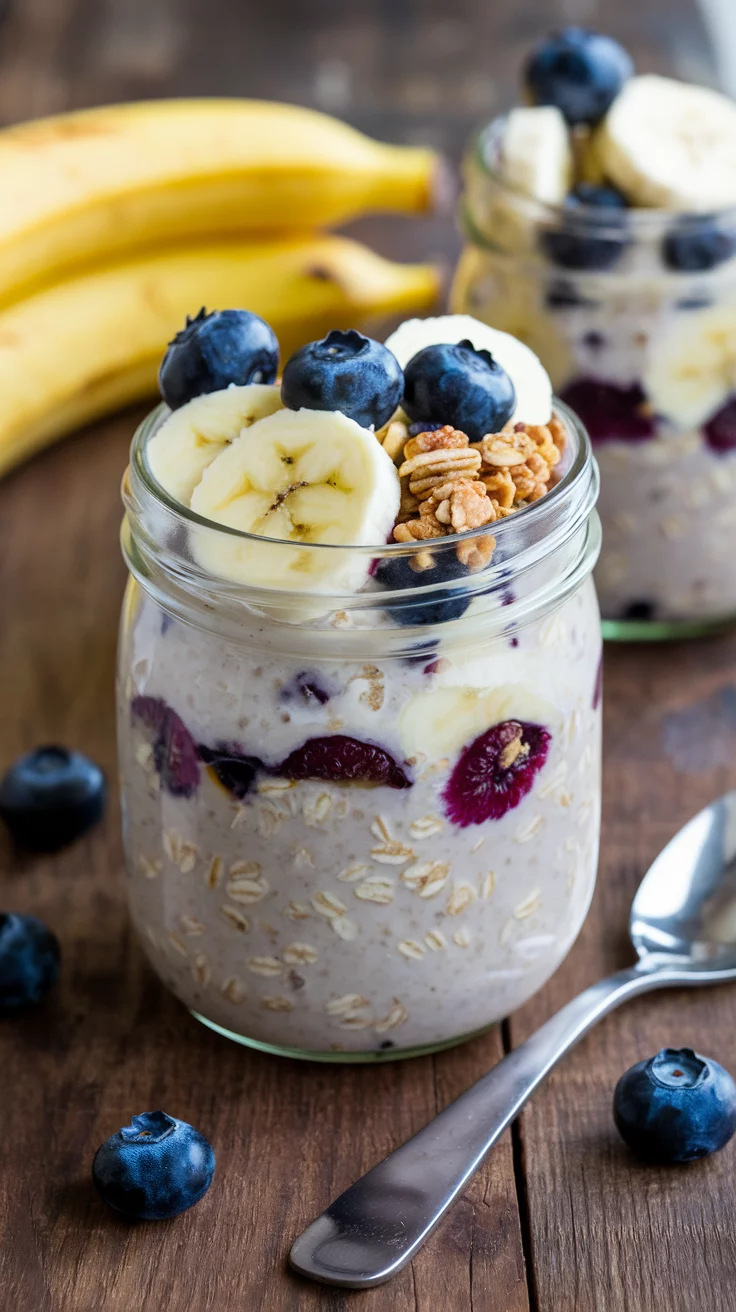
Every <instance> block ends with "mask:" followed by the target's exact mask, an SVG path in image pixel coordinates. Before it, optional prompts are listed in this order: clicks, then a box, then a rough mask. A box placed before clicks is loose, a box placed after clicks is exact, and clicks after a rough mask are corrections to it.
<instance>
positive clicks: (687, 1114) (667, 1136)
mask: <svg viewBox="0 0 736 1312" xmlns="http://www.w3.org/2000/svg"><path fill="white" fill-rule="evenodd" d="M613 1117H614V1120H615V1122H616V1126H617V1128H618V1130H619V1132H620V1134H621V1136H622V1138H623V1139H625V1141H626V1143H627V1144H628V1145H629V1147H630V1148H632V1149H633V1151H634V1152H635V1153H636V1154H637V1155H638V1156H639V1157H642V1158H643V1159H644V1160H645V1161H648V1162H662V1163H664V1162H694V1161H696V1160H697V1158H698V1157H707V1156H708V1154H709V1153H714V1152H717V1151H718V1149H719V1148H723V1146H724V1144H727V1143H728V1141H729V1139H730V1138H731V1136H732V1134H733V1133H734V1130H736V1082H734V1080H733V1078H732V1076H730V1075H729V1073H728V1071H726V1070H724V1069H723V1067H722V1066H719V1064H718V1062H717V1061H712V1060H711V1059H710V1058H708V1057H702V1056H701V1055H700V1054H699V1053H695V1052H693V1051H692V1049H691V1048H663V1049H662V1051H661V1052H658V1053H657V1055H656V1057H651V1058H650V1059H649V1061H640V1062H637V1064H636V1066H632V1067H631V1069H630V1070H628V1071H626V1073H625V1074H624V1075H622V1076H621V1079H620V1080H619V1082H618V1084H617V1085H616V1090H615V1093H614V1095H613Z"/></svg>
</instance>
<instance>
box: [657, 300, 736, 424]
mask: <svg viewBox="0 0 736 1312" xmlns="http://www.w3.org/2000/svg"><path fill="white" fill-rule="evenodd" d="M643 382H644V389H645V391H646V394H647V397H648V399H649V402H650V404H651V405H652V407H653V409H654V410H656V412H657V414H661V415H665V416H666V417H667V418H668V419H671V420H672V422H673V423H675V424H677V426H678V428H697V427H699V425H700V424H702V423H704V422H705V420H707V419H709V418H710V416H711V415H713V414H714V413H715V412H716V410H719V409H720V407H721V406H722V405H723V404H724V402H726V401H727V400H728V398H729V397H730V396H732V395H733V393H734V392H736V309H735V308H734V307H733V306H715V307H714V306H707V307H705V308H704V309H702V310H689V311H688V313H687V314H686V315H680V316H679V318H676V319H675V320H674V322H673V326H672V328H670V330H669V331H665V333H664V334H663V335H662V336H660V337H656V338H655V339H654V343H653V346H652V348H651V353H650V357H649V361H648V364H647V368H646V369H645V371H644V379H643Z"/></svg>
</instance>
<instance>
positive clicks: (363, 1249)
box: [290, 792, 736, 1289]
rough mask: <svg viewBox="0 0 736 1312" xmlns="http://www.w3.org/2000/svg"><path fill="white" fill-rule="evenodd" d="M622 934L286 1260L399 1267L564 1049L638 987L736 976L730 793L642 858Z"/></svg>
mask: <svg viewBox="0 0 736 1312" xmlns="http://www.w3.org/2000/svg"><path fill="white" fill-rule="evenodd" d="M629 933H630V935H631V941H632V943H633V945H634V947H635V949H636V952H637V955H638V958H639V960H638V961H637V963H636V965H635V966H631V967H629V968H628V969H627V970H620V971H619V972H618V973H617V974H615V975H611V976H610V977H609V978H608V979H604V980H601V982H600V983H599V984H594V985H593V986H592V987H591V988H589V989H586V990H585V992H584V993H581V994H580V995H579V997H577V998H575V999H574V1000H573V1001H572V1002H569V1003H568V1004H567V1006H566V1007H563V1008H562V1010H561V1011H558V1013H557V1015H556V1016H553V1017H552V1018H551V1020H548V1021H547V1022H546V1024H545V1025H543V1026H542V1027H541V1029H539V1030H537V1032H536V1034H533V1035H532V1036H531V1038H529V1039H527V1040H526V1042H525V1043H522V1044H521V1046H520V1047H519V1048H516V1049H515V1050H514V1051H513V1052H511V1053H509V1055H508V1057H504V1059H503V1061H500V1062H499V1063H498V1065H497V1066H494V1068H493V1070H491V1071H490V1072H489V1073H488V1075H485V1076H483V1078H482V1079H480V1080H479V1081H478V1083H477V1084H474V1085H473V1087H472V1088H471V1089H468V1091H467V1093H464V1094H462V1095H461V1096H460V1097H459V1098H458V1099H456V1101H455V1102H453V1103H451V1104H450V1106H449V1107H446V1108H445V1110H444V1111H442V1112H440V1114H439V1116H436V1117H435V1118H434V1120H433V1121H431V1122H430V1123H429V1125H427V1126H425V1128H424V1129H423V1130H420V1131H419V1133H418V1134H415V1135H414V1138H413V1139H410V1140H409V1141H408V1143H405V1144H403V1145H402V1146H401V1147H400V1148H397V1149H396V1150H395V1152H392V1153H391V1154H390V1155H389V1156H388V1157H387V1158H386V1159H385V1160H384V1161H383V1162H380V1163H379V1165H378V1166H374V1167H373V1169H372V1170H371V1171H369V1172H368V1174H367V1175H364V1176H363V1178H362V1179H361V1180H358V1181H357V1183H356V1184H354V1185H352V1186H351V1187H350V1188H349V1189H346V1191H345V1193H343V1194H341V1195H340V1197H339V1198H337V1199H336V1200H335V1202H334V1203H332V1204H331V1205H330V1206H329V1207H328V1208H327V1211H326V1212H323V1213H322V1215H321V1216H320V1217H318V1218H317V1220H316V1221H313V1222H312V1224H311V1225H310V1226H308V1228H307V1229H306V1230H305V1231H304V1233H303V1234H302V1235H300V1236H299V1238H298V1239H297V1240H296V1242H295V1244H294V1246H293V1248H292V1250H291V1254H290V1260H291V1264H292V1266H293V1267H295V1269H296V1270H297V1271H299V1272H301V1274H302V1275H306V1276H311V1278H312V1279H313V1280H321V1281H323V1282H324V1283H326V1284H329V1285H342V1286H344V1287H345V1288H347V1289H364V1288H367V1287H369V1286H371V1285H379V1284H381V1283H382V1282H383V1281H384V1280H389V1279H390V1277H391V1276H393V1275H395V1274H396V1272H397V1271H400V1270H401V1268H402V1267H403V1266H405V1265H406V1263H407V1262H408V1261H410V1259H411V1258H412V1257H413V1256H414V1254H415V1253H416V1252H418V1250H419V1249H420V1248H421V1246H422V1244H423V1243H424V1241H425V1239H427V1238H428V1236H429V1235H430V1234H431V1233H432V1231H433V1230H434V1228H435V1226H436V1225H437V1224H438V1222H439V1221H440V1220H441V1219H442V1217H443V1216H444V1215H445V1212H446V1211H447V1210H448V1209H449V1208H450V1207H451V1206H452V1204H453V1203H454V1201H455V1199H456V1198H457V1197H458V1195H459V1194H461V1193H462V1191H463V1189H464V1188H465V1186H466V1185H467V1183H468V1181H469V1180H470V1178H471V1176H472V1175H473V1174H474V1172H475V1171H477V1170H478V1167H479V1166H480V1165H481V1163H482V1162H483V1160H484V1159H485V1157H486V1155H487V1153H488V1152H489V1151H490V1149H491V1148H492V1147H493V1145H494V1143H495V1142H496V1140H497V1139H498V1138H499V1137H500V1135H501V1134H502V1133H503V1131H504V1130H505V1129H506V1127H507V1125H509V1124H510V1123H511V1121H513V1120H514V1119H515V1117H516V1116H518V1115H519V1112H520V1111H521V1109H522V1107H523V1106H524V1103H525V1102H526V1101H527V1098H529V1097H530V1096H531V1094H532V1093H534V1090H535V1089H536V1088H537V1086H538V1085H539V1084H541V1082H542V1080H543V1079H544V1077H545V1075H547V1074H548V1073H549V1071H551V1069H552V1067H553V1066H554V1065H555V1064H556V1063H557V1062H558V1061H559V1060H560V1058H561V1057H563V1056H564V1055H565V1053H566V1052H569V1050H570V1048H572V1047H573V1045H574V1044H576V1043H577V1042H578V1040H579V1039H581V1038H582V1037H583V1035H584V1034H586V1033H587V1032H588V1030H589V1029H591V1027H592V1026H593V1025H595V1024H596V1022H597V1021H599V1020H600V1019H601V1018H602V1017H603V1016H605V1015H606V1014H607V1013H608V1012H609V1011H613V1009H614V1008H615V1007H618V1006H620V1005H621V1003H622V1002H627V1001H628V999H629V998H633V997H635V996H636V994H637V993H647V992H648V991H649V990H650V989H662V988H669V987H671V986H672V985H676V984H717V983H722V982H723V981H726V980H733V979H736V792H734V793H727V794H726V795H725V797H722V798H720V799H719V801H717V802H713V803H712V805H711V806H708V807H706V808H705V810H704V811H701V812H700V813H699V814H698V815H696V816H695V818H694V819H693V820H691V821H690V822H689V824H686V825H685V827H684V829H681V830H680V832H679V833H678V834H676V835H675V837H674V838H673V839H672V840H671V842H669V843H668V844H667V846H666V847H665V849H664V851H663V852H661V853H660V855H659V856H658V857H657V859H656V861H655V862H654V864H653V865H652V866H651V868H650V869H649V871H648V873H647V874H646V876H645V878H644V879H643V881H642V883H641V884H640V886H639V890H638V892H637V894H636V897H635V898H634V902H633V905H632V908H631V916H630V919H629Z"/></svg>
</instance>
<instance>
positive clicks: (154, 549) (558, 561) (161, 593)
mask: <svg viewBox="0 0 736 1312" xmlns="http://www.w3.org/2000/svg"><path fill="white" fill-rule="evenodd" d="M165 413H166V411H165V408H163V407H161V406H159V407H158V408H157V409H156V410H154V411H153V412H152V414H150V415H149V416H148V417H147V418H146V419H144V421H143V423H142V424H141V425H140V426H139V428H138V430H137V431H136V434H135V436H134V438H133V443H132V448H131V462H130V465H129V467H128V469H127V470H126V474H125V476H124V478H123V489H122V491H123V501H124V504H125V509H126V515H125V519H124V521H123V529H122V535H121V540H122V549H123V555H124V557H125V560H126V563H127V565H128V568H129V570H130V572H131V574H132V575H133V576H134V577H135V578H136V579H137V580H138V582H139V583H140V584H141V585H142V586H143V587H144V588H145V590H146V591H147V592H149V593H150V594H151V595H153V596H154V597H155V598H156V599H157V600H158V602H159V604H160V605H161V607H162V609H164V610H166V611H168V612H169V613H170V614H171V615H173V616H175V617H177V618H179V619H184V620H185V622H188V623H194V624H198V625H200V626H201V625H202V624H204V625H205V626H209V627H215V628H217V629H218V630H219V631H221V632H223V633H224V632H227V633H229V634H230V635H231V636H235V637H238V638H240V637H241V636H242V635H243V633H244V629H243V616H244V614H245V613H246V612H247V613H248V614H249V615H250V616H251V617H252V618H251V619H250V620H249V621H248V623H247V625H246V628H247V629H248V631H249V632H250V633H251V635H252V633H253V631H254V626H255V628H258V626H259V624H261V621H266V622H267V623H266V626H265V627H266V629H268V630H269V634H270V636H268V637H266V636H264V635H265V629H264V630H263V633H262V636H261V639H259V640H260V641H262V642H264V643H265V642H266V641H268V643H272V642H276V641H281V639H280V638H278V637H274V636H273V633H274V630H278V631H283V632H284V633H285V632H286V631H288V630H289V629H293V627H294V626H295V625H297V626H299V627H300V629H301V631H302V633H303V634H304V633H306V632H307V631H308V632H309V633H310V634H311V638H310V642H311V643H312V646H313V647H314V650H315V651H316V650H317V649H318V648H320V643H321V642H322V640H323V639H324V640H325V642H326V644H327V646H329V648H330V650H332V647H333V646H334V643H335V641H339V645H340V646H341V648H344V649H345V650H348V649H350V650H354V652H355V653H358V652H359V651H360V652H363V651H364V650H365V651H366V652H367V651H368V650H369V649H372V644H374V643H375V640H376V635H377V632H378V629H381V628H382V630H383V634H384V646H385V648H386V651H385V653H384V654H388V653H389V651H390V652H391V653H392V654H401V653H404V654H405V653H406V652H411V651H414V652H416V650H417V649H418V648H419V647H421V646H422V644H426V641H427V637H428V634H429V632H430V629H428V628H427V627H426V626H428V625H431V628H432V629H433V630H436V631H441V632H442V633H443V635H444V636H445V638H446V639H447V641H448V642H449V641H453V640H455V639H456V640H458V641H467V639H468V626H467V620H466V619H465V618H464V615H465V611H466V610H467V607H468V606H470V604H471V603H473V604H474V618H473V624H472V631H473V636H474V638H475V637H477V636H479V637H480V638H484V637H486V636H487V637H491V636H493V634H494V633H495V632H496V631H498V632H500V631H506V630H508V628H509V625H516V626H517V627H520V626H521V625H522V624H526V623H528V622H530V621H531V620H532V619H533V618H534V617H535V616H538V615H541V614H543V613H547V612H548V611H549V610H551V609H553V608H555V607H556V606H557V605H560V604H561V603H562V602H563V601H564V600H565V598H566V597H567V596H570V595H571V594H572V592H573V591H574V590H575V589H576V588H577V587H578V586H579V585H580V583H581V582H582V581H583V579H584V578H586V577H587V576H588V575H589V574H590V571H591V570H592V568H593V564H594V563H595V558H596V557H597V554H598V550H599V546H600V531H599V527H598V523H597V516H596V515H595V502H596V499H597V495H598V486H599V477H598V467H597V464H596V462H595V459H594V457H593V453H592V447H591V443H590V438H589V437H588V434H587V432H586V430H585V428H584V426H583V424H582V423H581V422H580V420H579V419H578V418H577V416H576V415H575V414H574V413H573V411H571V410H570V409H569V408H568V407H567V406H566V405H564V403H563V402H561V401H557V400H555V402H554V413H555V415H557V416H558V417H559V419H560V420H561V422H562V423H563V425H564V427H565V431H566V433H567V434H568V435H569V438H570V456H569V463H568V465H567V468H566V469H565V470H563V472H562V475H561V477H560V480H559V482H558V483H557V484H556V486H555V487H554V488H553V489H551V490H550V491H549V492H548V493H546V494H545V495H544V496H543V497H541V498H540V499H539V500H538V501H536V502H534V503H533V504H532V505H531V506H528V507H527V508H525V509H524V510H521V511H519V512H518V513H516V514H514V515H509V516H508V517H506V518H504V519H502V520H500V521H497V522H495V523H493V524H487V525H484V526H483V527H482V528H480V529H476V530H473V531H472V532H470V533H467V534H452V535H448V536H447V537H442V538H433V539H431V540H430V541H428V542H413V543H391V544H386V545H384V546H380V545H374V546H360V547H358V546H344V547H336V546H335V545H334V544H327V543H322V544H314V545H312V544H304V543H297V542H284V541H283V540H280V539H272V538H262V537H260V536H258V535H257V534H250V533H244V532H242V531H240V530H236V529H229V528H227V526H225V525H221V524H217V523H213V522H212V521H211V520H207V519H204V518H202V517H201V516H199V515H197V514H196V513H194V512H192V511H189V510H187V508H186V507H184V506H182V505H181V504H180V503H179V502H176V501H174V500H173V498H172V497H171V496H170V495H169V494H167V493H165V492H164V490H163V489H162V488H161V487H160V485H159V484H158V483H157V482H156V480H154V479H153V477H152V475H151V472H150V470H149V469H148V467H147V464H146V461H145V459H144V453H145V444H146V442H147V441H148V439H149V437H150V436H151V434H152V432H153V431H155V425H156V424H157V423H160V422H161V420H162V418H163V415H164V414H165ZM208 535H211V536H209V537H208ZM223 535H226V536H227V540H228V541H229V542H231V543H232V542H233V541H235V542H236V543H237V542H238V541H240V542H246V543H254V544H257V545H258V546H259V547H261V548H262V547H263V546H264V545H269V544H270V546H272V547H273V549H274V553H275V552H276V551H280V552H282V553H283V552H284V551H292V552H293V553H294V556H293V560H294V562H295V563H296V562H298V566H299V568H298V571H297V570H296V569H295V571H294V574H293V575H292V576H288V568H287V576H286V578H285V583H284V586H283V587H279V586H278V585H276V584H274V583H273V582H271V585H270V586H263V585H260V584H255V583H251V582H249V581H247V579H245V578H243V579H238V577H237V573H236V574H234V575H230V576H229V577H228V575H227V574H226V573H223V574H221V573H216V572H214V571H213V570H211V569H210V568H208V567H207V565H206V564H203V563H202V557H203V555H204V559H205V561H206V559H207V556H208V554H209V553H208V544H211V543H212V542H217V541H220V542H222V541H223ZM483 536H485V537H492V538H493V539H494V540H495V546H494V549H493V553H492V556H491V558H490V560H489V562H488V564H486V565H485V566H481V567H480V568H478V569H475V570H473V569H471V568H467V569H465V570H462V571H457V570H456V569H454V568H453V569H451V570H450V571H446V570H442V568H441V565H442V559H443V553H447V556H446V557H445V559H447V558H449V553H450V552H452V553H453V556H454V555H455V550H456V547H457V545H458V543H461V542H463V541H468V540H469V541H473V540H474V539H477V538H479V537H483ZM202 547H204V553H203V552H202V550H201V548H202ZM424 551H429V552H430V553H431V556H432V557H433V558H434V564H435V565H437V566H440V568H430V569H428V570H427V571H426V572H427V574H428V575H430V576H434V581H430V579H426V580H425V578H424V577H423V573H422V571H420V572H418V573H413V574H412V576H411V578H410V580H409V581H407V580H406V578H405V577H404V576H403V575H402V573H401V571H399V572H398V577H397V578H391V579H389V580H388V582H386V581H385V580H384V579H381V580H380V581H376V585H375V586H373V580H372V575H373V574H374V573H375V570H376V568H377V566H378V565H379V564H380V563H381V561H382V560H383V559H386V558H388V559H396V558H397V557H398V558H401V557H403V558H406V557H412V556H414V557H416V556H417V555H418V554H419V553H422V552H424ZM305 552H306V553H310V552H311V553H315V552H321V553H323V554H322V555H321V556H320V557H319V558H318V559H319V561H321V562H322V564H323V565H324V564H325V563H326V561H327V560H328V559H329V558H328V557H326V556H325V555H324V553H325V552H342V553H343V558H342V559H343V561H347V563H348V565H350V563H351V562H352V563H353V564H357V569H358V570H359V571H360V573H361V575H362V579H363V581H362V583H361V584H360V585H359V586H355V587H352V588H351V587H350V584H349V583H348V582H347V581H346V576H345V574H344V573H343V571H342V570H339V571H338V576H337V577H336V578H333V579H332V583H331V582H330V577H329V575H330V573H331V571H328V574H327V576H325V577H324V578H320V577H319V576H317V578H316V579H315V578H314V576H313V575H312V576H310V571H309V565H310V563H311V561H313V559H314V557H313V556H312V558H311V561H310V558H309V556H308V555H307V557H306V559H305V557H304V553H305ZM297 553H300V554H297ZM288 559H289V558H287V561H288ZM374 562H375V563H374ZM277 568H281V565H280V564H279V566H278V567H277ZM356 573H357V571H356ZM325 581H326V582H327V588H326V589H322V588H320V586H319V584H320V582H323V583H324V582H325ZM313 582H314V583H315V586H311V584H312V583H313ZM300 584H301V586H299V585H300ZM331 586H332V587H333V588H334V589H335V590H334V591H332V590H329V589H330V587H331ZM337 589H342V590H341V591H337ZM463 603H464V604H463ZM427 613H429V614H430V615H431V616H432V618H431V619H428V618H427ZM384 617H388V618H390V624H388V625H387V624H386V622H385V619H384ZM435 617H436V618H435ZM261 627H262V628H263V626H262V625H261ZM389 629H390V630H391V636H390V637H387V636H386V635H387V634H388V631H389ZM371 635H373V636H371ZM249 640H251V639H249ZM284 640H285V641H286V640H287V639H284ZM320 649H321V648H320ZM394 649H395V650H394ZM374 654H375V652H374ZM366 659H367V657H366Z"/></svg>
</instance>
